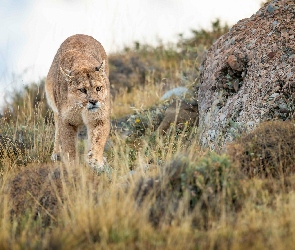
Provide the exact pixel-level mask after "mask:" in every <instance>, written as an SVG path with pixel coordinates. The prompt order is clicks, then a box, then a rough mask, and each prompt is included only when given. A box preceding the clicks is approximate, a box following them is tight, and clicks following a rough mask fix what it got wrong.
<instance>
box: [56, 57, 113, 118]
mask: <svg viewBox="0 0 295 250" xmlns="http://www.w3.org/2000/svg"><path fill="white" fill-rule="evenodd" d="M84 62H85V64H83V61H82V62H81V63H80V65H83V66H80V65H79V67H75V65H74V66H73V69H72V70H68V69H64V68H62V67H60V71H61V73H62V76H63V77H64V79H65V80H66V82H67V85H68V100H72V101H74V102H75V104H78V105H79V106H80V107H83V108H86V109H87V110H88V111H91V112H95V111H97V110H98V109H99V108H101V107H102V106H103V105H105V102H106V101H107V100H108V95H109V93H108V91H109V90H108V89H109V80H108V77H107V75H106V72H105V65H106V62H105V60H103V62H102V63H100V64H99V65H93V63H92V64H90V63H89V62H86V61H84Z"/></svg>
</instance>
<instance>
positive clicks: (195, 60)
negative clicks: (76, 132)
mask: <svg viewBox="0 0 295 250" xmlns="http://www.w3.org/2000/svg"><path fill="white" fill-rule="evenodd" d="M227 30H228V27H227V26H226V25H221V24H220V22H219V21H216V22H214V23H213V24H212V29H211V30H208V31H207V30H197V31H193V32H192V36H191V38H188V39H187V38H183V37H181V36H180V37H179V42H178V43H177V44H169V45H166V44H160V45H158V46H157V47H152V46H149V45H146V44H139V43H135V44H134V46H133V47H131V48H125V50H124V51H122V52H121V53H118V54H113V55H110V56H109V61H110V69H111V74H110V79H111V83H112V95H113V101H112V102H113V103H112V104H113V105H112V107H113V108H112V121H113V128H112V132H111V135H110V142H109V143H108V146H107V147H106V150H105V156H106V157H107V160H108V163H109V167H108V169H107V171H106V172H105V173H103V174H101V175H97V173H93V172H92V171H91V170H90V169H89V168H88V167H87V165H86V164H85V163H84V161H83V155H84V154H85V149H84V148H85V145H84V141H83V140H82V139H81V140H80V141H79V152H80V155H81V163H80V165H78V166H65V165H63V164H61V163H52V162H51V161H50V154H51V151H52V147H53V137H54V124H53V121H52V113H51V111H50V110H48V107H47V104H46V102H45V99H44V81H41V82H40V83H38V84H31V85H29V86H28V87H26V88H25V89H23V90H20V91H19V92H18V93H15V94H14V96H12V97H11V100H12V101H11V103H8V104H7V106H6V108H5V109H4V110H3V112H2V117H1V118H0V249H264V248H266V249H292V247H293V245H294V243H295V242H294V232H295V219H294V218H295V209H294V207H295V202H294V201H295V195H294V190H295V175H294V170H295V158H294V150H295V127H294V121H288V122H279V121H273V122H269V123H264V124H261V125H260V126H259V127H258V128H257V129H256V130H255V131H253V132H252V134H250V135H241V137H240V138H238V139H236V141H235V142H234V143H232V144H231V145H229V147H228V150H227V151H226V152H224V153H223V154H217V153H216V152H207V151H205V150H201V149H200V147H199V145H198V136H197V133H198V131H197V127H195V126H190V125H188V124H185V126H184V127H183V128H182V129H179V128H178V127H177V126H175V125H174V124H171V127H170V129H169V130H168V132H167V133H166V134H165V135H160V134H159V133H158V132H157V130H156V128H157V126H156V124H158V123H159V120H161V119H162V118H163V112H164V110H165V109H166V107H167V105H169V103H170V102H171V101H169V100H168V101H161V100H160V97H161V96H162V95H163V94H164V93H165V92H166V91H167V90H168V89H171V88H173V87H175V86H185V87H188V88H190V89H193V88H195V86H197V84H198V74H199V72H198V69H199V66H200V64H201V62H202V60H203V57H204V55H205V54H206V50H207V49H208V48H209V47H210V45H211V44H212V43H213V42H214V40H216V39H217V38H218V37H219V36H220V35H222V34H223V33H224V32H226V31H227ZM193 90H194V91H195V89H193ZM192 92H193V91H192ZM186 98H190V99H195V98H196V96H195V95H194V94H193V95H191V96H187V97H186ZM122 124H123V125H122ZM116 126H118V127H119V128H120V129H121V130H120V129H118V128H116ZM131 170H132V171H131Z"/></svg>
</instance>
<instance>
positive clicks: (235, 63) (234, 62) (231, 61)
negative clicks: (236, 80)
mask: <svg viewBox="0 0 295 250" xmlns="http://www.w3.org/2000/svg"><path fill="white" fill-rule="evenodd" d="M227 63H228V65H229V66H230V67H231V68H232V69H233V70H236V71H242V70H243V66H242V64H241V63H240V62H239V60H238V58H237V57H236V56H235V55H230V56H229V57H228V58H227Z"/></svg>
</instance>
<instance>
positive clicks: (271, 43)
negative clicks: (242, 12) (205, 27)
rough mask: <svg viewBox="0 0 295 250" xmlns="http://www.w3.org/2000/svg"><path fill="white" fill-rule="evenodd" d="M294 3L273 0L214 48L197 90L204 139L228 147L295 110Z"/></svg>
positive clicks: (205, 143)
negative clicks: (238, 138)
mask: <svg viewBox="0 0 295 250" xmlns="http://www.w3.org/2000/svg"><path fill="white" fill-rule="evenodd" d="M294 21H295V2H294V1H290V0H281V1H278V0H274V1H271V2H269V3H267V4H265V5H264V6H263V7H262V8H261V9H260V10H259V11H258V12H257V13H256V14H254V15H253V16H251V17H250V18H248V19H243V20H241V21H239V22H238V23H237V24H236V25H234V26H233V27H232V28H231V30H230V31H229V32H228V33H226V34H225V35H223V36H222V37H220V38H219V39H218V40H217V41H216V42H215V43H214V44H213V45H212V47H211V48H210V49H209V51H208V53H207V56H206V59H205V60H204V62H203V64H202V66H201V78H200V79H201V82H200V86H199V92H198V101H199V103H198V104H199V126H200V140H201V144H202V145H203V146H207V147H210V148H211V149H221V148H224V145H225V144H226V142H228V141H231V140H233V138H235V137H236V135H238V134H240V132H241V131H248V130H251V129H252V128H254V127H256V125H257V124H259V123H260V122H261V121H264V120H273V119H282V120H287V119H290V118H292V117H293V114H294V110H295V101H294V100H295V78H294V73H295V30H294Z"/></svg>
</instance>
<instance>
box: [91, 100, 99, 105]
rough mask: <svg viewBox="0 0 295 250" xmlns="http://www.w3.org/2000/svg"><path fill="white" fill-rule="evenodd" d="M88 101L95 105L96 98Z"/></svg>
mask: <svg viewBox="0 0 295 250" xmlns="http://www.w3.org/2000/svg"><path fill="white" fill-rule="evenodd" d="M89 103H91V104H92V105H95V104H96V103H97V100H93V99H90V100H89Z"/></svg>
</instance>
